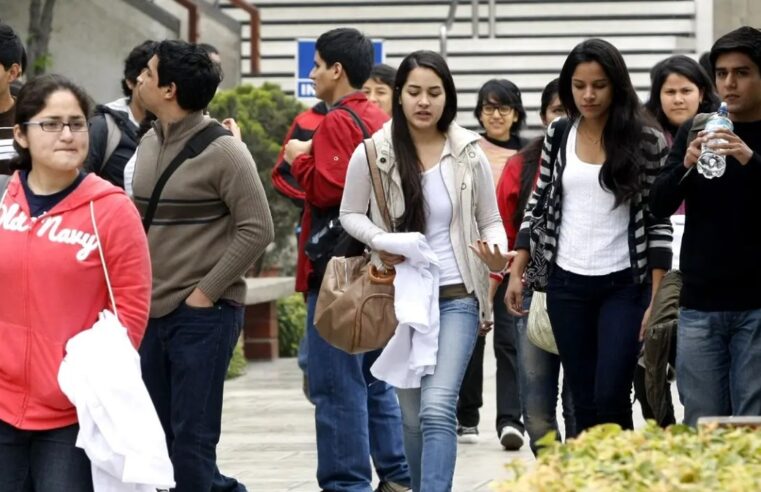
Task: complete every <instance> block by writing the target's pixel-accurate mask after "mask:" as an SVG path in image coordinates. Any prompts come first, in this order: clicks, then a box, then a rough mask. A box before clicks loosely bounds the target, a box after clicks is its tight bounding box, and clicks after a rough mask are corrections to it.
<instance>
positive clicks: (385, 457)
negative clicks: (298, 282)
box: [307, 291, 410, 492]
mask: <svg viewBox="0 0 761 492" xmlns="http://www.w3.org/2000/svg"><path fill="white" fill-rule="evenodd" d="M316 305H317V292H315V291H312V292H309V295H308V296H307V329H308V332H307V343H308V344H309V349H308V358H309V360H308V363H307V371H308V372H307V375H308V378H307V379H308V382H309V397H310V399H311V400H312V403H314V405H315V423H316V428H317V482H318V483H319V485H320V487H321V488H322V489H323V490H326V491H335V492H348V491H351V492H370V491H371V490H372V487H371V485H370V483H371V481H372V468H371V465H370V458H371V457H372V461H373V463H374V465H375V470H376V472H377V473H378V477H379V478H380V479H381V481H386V482H396V483H399V484H403V485H409V483H410V475H409V470H408V468H407V461H406V460H405V458H404V448H403V444H402V417H401V412H400V411H399V403H398V402H397V400H396V395H395V394H394V390H393V388H392V387H391V386H389V385H388V384H386V383H384V382H383V381H378V380H377V379H375V378H374V377H373V376H372V375H371V374H370V366H372V365H373V363H374V362H375V359H377V358H378V355H380V351H375V352H368V353H365V354H357V355H351V354H347V353H346V352H343V351H341V350H339V349H337V348H335V347H333V346H332V345H330V344H329V343H327V342H326V341H325V340H324V339H323V338H322V337H321V336H320V334H319V333H318V332H317V329H316V328H315V326H314V310H315V307H316Z"/></svg>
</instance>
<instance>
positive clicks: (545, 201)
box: [526, 118, 569, 292]
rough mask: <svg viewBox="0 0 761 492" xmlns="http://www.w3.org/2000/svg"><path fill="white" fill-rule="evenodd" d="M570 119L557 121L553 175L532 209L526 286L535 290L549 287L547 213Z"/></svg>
mask: <svg viewBox="0 0 761 492" xmlns="http://www.w3.org/2000/svg"><path fill="white" fill-rule="evenodd" d="M568 124H569V122H568V119H566V118H563V119H561V120H560V121H558V122H557V123H555V133H553V134H552V140H551V142H550V167H551V168H552V172H553V175H552V176H551V177H550V182H549V183H547V186H545V187H544V190H542V194H541V195H540V196H539V198H538V199H537V201H536V205H534V208H533V209H532V210H531V222H530V225H529V239H530V252H531V259H530V260H529V262H528V265H527V266H526V286H527V287H528V288H530V289H531V290H534V291H539V292H543V291H544V289H545V288H546V287H547V281H548V280H549V278H550V266H551V265H550V261H549V260H548V258H547V256H548V255H547V243H546V240H547V214H548V213H549V202H550V200H551V199H552V196H553V188H554V187H555V184H554V180H555V176H554V173H555V171H556V169H555V166H556V162H557V158H558V152H559V151H560V147H562V145H563V136H564V135H565V133H566V130H567V128H568Z"/></svg>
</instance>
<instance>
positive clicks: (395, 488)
mask: <svg viewBox="0 0 761 492" xmlns="http://www.w3.org/2000/svg"><path fill="white" fill-rule="evenodd" d="M409 490H412V489H411V488H409V487H407V486H406V485H402V484H399V483H396V482H381V483H379V484H378V488H377V489H375V492H407V491H409Z"/></svg>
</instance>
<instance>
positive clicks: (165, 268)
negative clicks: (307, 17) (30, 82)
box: [133, 41, 273, 492]
mask: <svg viewBox="0 0 761 492" xmlns="http://www.w3.org/2000/svg"><path fill="white" fill-rule="evenodd" d="M219 77H220V73H219V70H218V68H216V67H215V65H214V64H213V62H212V61H211V60H210V59H209V57H208V55H207V54H206V52H204V51H203V50H202V49H201V48H199V47H197V46H195V45H190V44H187V43H185V42H182V41H163V42H161V43H159V45H158V46H157V48H156V51H155V54H154V56H153V57H152V58H151V59H150V60H149V62H148V66H147V67H146V68H145V69H144V70H143V72H142V73H141V74H140V76H139V77H138V79H137V81H138V97H140V99H141V102H142V104H143V105H144V106H145V108H146V109H147V110H149V111H151V112H152V113H154V114H155V115H156V116H157V117H158V119H157V121H156V122H155V123H154V127H153V129H152V130H150V131H149V132H148V133H147V134H146V135H145V137H144V138H143V139H142V141H141V142H140V146H139V147H138V149H137V162H136V165H135V176H134V180H133V190H134V198H135V203H136V204H137V206H138V208H139V209H140V211H141V214H142V215H143V216H145V211H146V209H147V205H148V202H149V200H150V197H151V194H152V193H153V190H154V188H155V186H156V183H157V181H158V179H159V177H160V176H161V174H162V173H163V172H164V170H165V169H166V168H167V167H168V166H169V164H170V162H172V160H173V159H174V158H175V156H177V154H179V153H180V152H181V151H182V150H183V148H184V147H185V145H186V143H187V142H188V141H189V140H190V139H191V137H193V136H194V135H195V134H197V133H198V132H199V131H201V130H203V129H204V128H206V127H207V126H209V125H217V124H218V123H217V122H216V121H214V120H213V119H211V118H209V117H208V116H204V114H203V110H204V108H205V107H206V106H207V104H208V103H209V101H210V100H211V99H212V97H213V96H214V92H215V91H216V89H217V85H218V84H219ZM272 239H273V226H272V218H271V216H270V212H269V207H268V204H267V199H266V197H265V194H264V189H263V187H262V184H261V182H260V180H259V177H258V174H257V171H256V165H255V164H254V160H253V158H252V157H251V154H250V153H249V152H248V150H247V148H246V146H245V145H244V144H243V143H242V142H240V141H239V140H237V139H235V138H234V137H232V136H228V135H225V136H221V137H218V138H217V139H215V140H213V141H212V142H211V144H209V145H208V147H206V148H205V149H204V150H203V151H202V152H201V153H200V154H198V155H197V156H196V157H192V158H189V159H187V160H185V161H184V162H183V164H181V165H180V166H179V168H178V169H177V170H176V171H175V173H174V174H172V175H171V178H170V179H169V180H168V181H167V183H166V186H165V187H164V189H163V192H162V193H161V197H160V200H159V202H158V208H157V209H156V214H155V217H154V219H153V221H152V225H151V226H150V229H149V231H148V242H149V246H150V251H151V259H152V264H153V297H152V303H151V313H150V320H149V323H148V329H147V330H146V334H145V338H144V339H143V343H142V345H141V347H140V355H141V359H142V369H143V379H144V380H145V383H146V387H147V388H148V391H149V393H150V394H151V397H152V398H153V402H154V404H155V405H156V409H157V411H158V414H159V418H160V419H161V423H162V425H163V427H164V431H165V432H166V435H167V444H168V446H169V454H170V456H171V458H172V463H173V465H174V470H175V480H176V482H177V488H176V489H175V490H176V491H177V492H184V491H204V492H208V491H210V490H215V491H216V490H232V491H244V490H246V489H245V487H244V486H243V485H242V484H239V483H238V482H236V481H235V480H234V479H230V478H227V477H224V476H222V475H221V474H220V473H219V471H218V469H217V466H216V463H215V457H216V453H215V448H216V445H217V442H218V441H219V435H220V424H221V417H222V389H223V385H224V378H225V374H226V372H227V366H228V364H229V362H230V357H231V356H232V351H233V347H234V346H235V343H236V341H237V339H238V336H239V334H240V330H241V326H242V322H243V302H244V299H245V293H246V290H245V282H244V280H243V274H244V272H245V271H246V270H247V269H248V268H249V267H250V266H251V265H252V264H253V263H254V261H255V260H256V259H257V258H258V257H259V256H260V255H261V254H262V253H263V251H264V248H265V247H266V246H267V244H269V243H270V242H271V241H272Z"/></svg>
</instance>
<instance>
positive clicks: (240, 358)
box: [225, 339, 246, 379]
mask: <svg viewBox="0 0 761 492" xmlns="http://www.w3.org/2000/svg"><path fill="white" fill-rule="evenodd" d="M245 371H246V357H245V356H244V355H243V340H242V339H239V340H238V343H237V344H236V345H235V350H233V358H232V359H230V367H228V368H227V376H226V377H225V379H234V378H237V377H238V376H242V375H243V373H244V372H245Z"/></svg>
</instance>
